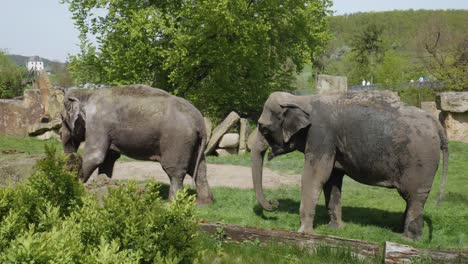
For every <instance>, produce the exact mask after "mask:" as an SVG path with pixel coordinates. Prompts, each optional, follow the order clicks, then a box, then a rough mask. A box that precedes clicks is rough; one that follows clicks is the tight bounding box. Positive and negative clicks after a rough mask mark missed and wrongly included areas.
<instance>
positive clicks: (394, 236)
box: [0, 137, 468, 263]
mask: <svg viewBox="0 0 468 264" xmlns="http://www.w3.org/2000/svg"><path fill="white" fill-rule="evenodd" d="M45 143H49V144H54V145H57V146H58V147H59V146H60V144H59V143H58V142H57V141H48V142H47V141H46V142H43V141H37V140H34V139H30V138H24V139H18V138H4V137H2V138H0V157H2V156H6V155H5V154H1V151H2V150H6V149H16V150H22V151H25V154H40V153H42V152H43V145H44V144H45ZM449 147H450V158H449V161H450V162H449V173H448V177H447V185H446V190H445V198H444V202H443V203H442V206H441V207H440V208H437V207H436V198H437V195H438V191H439V184H440V172H439V173H438V174H437V176H436V178H435V181H434V184H433V190H432V192H431V194H430V197H429V199H428V201H427V203H426V206H425V210H424V237H423V239H422V240H421V241H419V242H412V241H407V240H405V239H404V238H402V237H401V235H400V234H399V233H397V232H396V229H397V228H398V227H399V225H400V222H401V220H402V214H403V211H404V207H405V203H404V201H403V200H402V199H401V198H400V196H399V195H398V193H397V192H396V191H395V190H392V189H385V188H378V187H370V186H365V185H362V184H359V183H357V182H355V181H353V180H351V179H349V178H347V177H346V178H345V180H344V183H343V200H342V204H343V221H344V223H345V226H344V227H343V228H342V229H339V230H335V229H330V228H328V227H327V226H326V224H327V222H328V216H327V213H326V209H325V207H324V200H323V196H322V197H321V200H320V203H319V205H318V207H317V214H316V218H315V232H316V233H318V234H329V235H335V236H340V237H347V238H354V239H362V240H368V241H375V242H384V241H393V242H400V243H404V244H409V245H413V246H416V247H423V248H443V249H446V248H455V249H467V248H468V144H464V143H459V142H450V146H449ZM20 155H24V154H20ZM9 156H11V155H9ZM208 162H209V163H218V164H237V165H244V166H249V165H250V157H249V155H248V154H247V155H244V156H233V157H208ZM266 166H267V167H269V168H271V169H273V170H279V171H282V172H288V173H294V174H299V173H301V172H302V166H303V156H302V154H301V153H290V154H288V155H283V156H280V157H277V158H275V159H274V160H272V161H270V162H266ZM213 192H214V195H215V198H216V202H215V203H214V204H213V205H211V206H208V207H201V208H200V209H199V210H198V214H199V216H200V217H201V218H203V219H205V220H207V221H212V222H222V223H229V224H239V225H246V226H257V227H263V228H277V229H286V230H296V229H298V228H299V201H300V192H299V187H298V186H291V187H288V188H281V189H276V190H267V191H266V195H267V198H269V199H277V200H278V201H279V202H280V206H279V209H278V210H277V211H276V212H266V211H263V210H261V208H260V207H259V206H258V204H257V202H256V199H255V195H254V192H253V191H252V190H239V189H232V188H214V189H213ZM233 250H234V249H233ZM236 250H244V249H236ZM226 263H231V262H226Z"/></svg>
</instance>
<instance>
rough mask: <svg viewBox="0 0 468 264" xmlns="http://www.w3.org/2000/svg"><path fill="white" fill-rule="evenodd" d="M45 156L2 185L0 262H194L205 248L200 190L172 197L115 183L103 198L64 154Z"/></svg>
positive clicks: (155, 189)
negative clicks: (197, 204)
mask: <svg viewBox="0 0 468 264" xmlns="http://www.w3.org/2000/svg"><path fill="white" fill-rule="evenodd" d="M46 153H47V157H46V158H45V159H44V160H42V161H40V162H38V164H37V167H36V171H35V173H33V175H32V176H31V177H30V178H29V179H28V180H27V181H26V182H24V183H22V184H20V185H17V186H15V187H13V186H10V187H7V188H4V189H0V262H1V263H23V262H28V263H191V262H193V261H195V260H196V259H197V258H198V257H199V256H198V253H197V252H199V250H198V248H197V241H196V239H197V237H198V231H197V230H198V222H197V219H195V217H194V215H193V208H194V199H195V198H194V196H189V195H188V194H187V191H186V190H184V191H181V192H179V193H178V194H177V196H176V198H175V199H174V200H173V201H172V202H170V203H168V204H166V203H164V202H163V201H162V199H161V198H160V195H159V187H158V185H156V184H154V183H150V184H149V185H148V186H147V187H146V188H141V187H138V186H137V185H136V184H135V183H129V184H128V185H124V186H119V187H117V188H115V189H111V190H110V192H109V195H108V196H107V197H106V198H104V199H103V203H102V204H100V203H99V202H98V200H97V198H96V197H95V196H94V195H91V194H88V193H86V192H85V190H84V188H83V186H82V184H81V183H80V182H79V181H78V180H77V179H76V172H70V171H68V170H67V169H66V158H64V157H62V156H57V155H56V154H55V149H53V148H49V147H47V148H46Z"/></svg>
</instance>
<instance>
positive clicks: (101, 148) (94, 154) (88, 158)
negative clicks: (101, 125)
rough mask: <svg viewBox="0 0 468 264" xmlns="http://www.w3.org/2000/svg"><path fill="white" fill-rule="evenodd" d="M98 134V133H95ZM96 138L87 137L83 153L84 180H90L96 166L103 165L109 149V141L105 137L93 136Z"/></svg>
mask: <svg viewBox="0 0 468 264" xmlns="http://www.w3.org/2000/svg"><path fill="white" fill-rule="evenodd" d="M94 136H96V135H94ZM93 138H97V139H96V140H93V139H91V138H90V137H87V140H86V145H85V148H84V153H83V182H86V181H88V179H89V177H91V174H92V173H93V172H94V170H96V168H97V167H98V166H99V165H101V164H102V163H103V162H104V160H105V158H106V154H107V151H108V149H109V142H108V140H107V139H105V140H102V138H105V137H93Z"/></svg>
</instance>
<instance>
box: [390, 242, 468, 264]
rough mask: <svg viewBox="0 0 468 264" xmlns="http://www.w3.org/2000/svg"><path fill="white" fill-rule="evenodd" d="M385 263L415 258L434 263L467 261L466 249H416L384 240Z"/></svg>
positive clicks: (391, 263) (407, 261) (408, 260)
mask: <svg viewBox="0 0 468 264" xmlns="http://www.w3.org/2000/svg"><path fill="white" fill-rule="evenodd" d="M384 257H385V263H389V264H393V263H395V264H396V263H412V262H413V261H415V260H416V259H430V260H431V261H434V262H436V263H468V252H467V251H452V250H450V251H449V250H432V249H418V248H413V247H410V246H407V245H402V244H398V243H393V242H388V241H387V242H385V252H384Z"/></svg>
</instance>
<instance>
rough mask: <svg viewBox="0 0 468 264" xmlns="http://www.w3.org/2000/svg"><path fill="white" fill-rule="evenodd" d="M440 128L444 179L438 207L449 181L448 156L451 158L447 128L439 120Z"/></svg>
mask: <svg viewBox="0 0 468 264" xmlns="http://www.w3.org/2000/svg"><path fill="white" fill-rule="evenodd" d="M438 129H439V137H440V149H441V150H442V156H443V157H442V166H443V167H442V180H441V182H440V191H439V198H438V199H437V207H440V204H441V203H442V198H443V196H444V190H445V182H446V181H447V171H448V158H449V151H448V139H447V135H446V134H445V130H444V128H443V127H442V125H441V124H440V123H439V122H438Z"/></svg>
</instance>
